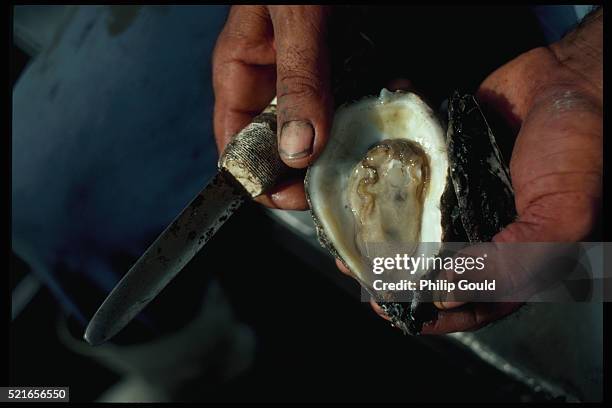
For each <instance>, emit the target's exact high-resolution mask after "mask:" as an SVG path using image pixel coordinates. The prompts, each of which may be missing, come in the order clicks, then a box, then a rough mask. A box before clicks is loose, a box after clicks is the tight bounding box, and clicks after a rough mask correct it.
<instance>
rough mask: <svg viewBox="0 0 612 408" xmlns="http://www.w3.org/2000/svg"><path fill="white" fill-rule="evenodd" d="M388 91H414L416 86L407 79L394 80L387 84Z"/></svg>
mask: <svg viewBox="0 0 612 408" xmlns="http://www.w3.org/2000/svg"><path fill="white" fill-rule="evenodd" d="M387 89H388V90H390V91H413V90H414V85H413V84H412V81H410V80H409V79H407V78H394V79H392V80H390V81H389V83H388V84H387Z"/></svg>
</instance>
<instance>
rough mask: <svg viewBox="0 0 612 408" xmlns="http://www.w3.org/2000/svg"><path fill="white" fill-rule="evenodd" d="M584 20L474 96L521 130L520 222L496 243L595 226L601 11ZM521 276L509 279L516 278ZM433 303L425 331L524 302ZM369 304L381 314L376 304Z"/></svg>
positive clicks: (458, 325)
mask: <svg viewBox="0 0 612 408" xmlns="http://www.w3.org/2000/svg"><path fill="white" fill-rule="evenodd" d="M587 20H588V21H585V22H583V23H582V24H581V26H580V27H579V28H578V29H577V30H576V31H574V32H572V33H570V34H569V35H567V36H566V37H565V38H564V39H562V40H561V41H559V42H557V43H555V44H552V45H551V46H549V47H543V48H537V49H534V50H532V51H530V52H527V53H525V54H523V55H520V56H519V57H517V58H516V59H514V60H513V61H511V62H509V63H508V64H506V65H504V66H503V67H501V68H499V69H498V70H497V71H495V72H494V73H492V74H491V75H490V76H489V77H488V78H486V79H485V81H484V82H483V83H482V85H481V86H480V89H479V91H478V93H477V97H478V99H479V100H480V102H481V104H483V105H488V106H490V107H492V108H497V109H499V110H501V111H502V113H504V116H505V117H506V119H508V121H509V122H510V125H511V126H512V127H514V128H516V129H517V130H518V136H517V139H516V143H515V146H514V150H513V153H512V157H511V161H510V173H511V177H512V183H513V187H514V190H515V204H516V209H517V212H518V219H517V220H516V222H514V223H512V224H511V225H508V226H507V227H506V228H505V229H504V230H502V231H501V232H500V233H498V234H497V235H496V236H495V237H494V238H493V242H576V241H580V240H584V239H586V238H587V237H588V236H589V234H590V233H591V232H592V231H593V229H594V227H595V225H596V223H597V219H598V216H599V213H600V210H601V208H600V207H601V197H602V169H603V154H602V149H603V146H602V143H603V142H602V141H603V119H602V112H603V107H602V106H603V94H602V88H603V71H602V58H603V53H602V42H603V9H600V10H599V11H598V12H596V13H594V14H593V15H592V16H590V18H588V19H587ZM337 264H338V267H339V268H340V269H341V270H342V271H343V272H345V273H350V272H349V271H347V270H346V268H344V267H343V266H342V264H341V263H340V262H337ZM519 274H520V273H519ZM525 279H527V276H512V280H513V281H515V282H520V281H521V280H525ZM436 306H438V308H439V309H441V310H440V312H439V314H438V318H437V320H436V321H434V322H433V323H432V324H430V325H425V326H424V327H423V333H424V334H442V333H450V332H455V331H466V330H475V329H478V328H480V327H482V326H484V325H486V324H488V323H490V322H492V321H495V320H497V319H499V318H501V317H504V316H506V315H508V314H510V313H512V312H513V311H515V310H516V309H518V308H519V307H520V306H521V304H520V303H468V304H464V303H463V302H441V303H437V304H436ZM372 307H373V308H374V310H375V311H376V312H377V313H378V314H379V315H381V316H382V317H384V318H386V316H385V315H384V313H383V312H382V310H381V309H380V307H378V306H377V305H376V304H375V303H374V302H372Z"/></svg>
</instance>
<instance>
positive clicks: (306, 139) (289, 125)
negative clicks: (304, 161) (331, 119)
mask: <svg viewBox="0 0 612 408" xmlns="http://www.w3.org/2000/svg"><path fill="white" fill-rule="evenodd" d="M313 139H314V129H313V128H312V125H311V124H310V123H309V122H306V121H303V120H292V121H290V122H286V123H285V124H284V125H283V129H282V130H281V135H280V141H279V144H278V151H279V153H280V155H281V156H282V157H284V158H285V159H289V160H294V159H301V158H303V157H306V156H309V155H310V153H312V142H313Z"/></svg>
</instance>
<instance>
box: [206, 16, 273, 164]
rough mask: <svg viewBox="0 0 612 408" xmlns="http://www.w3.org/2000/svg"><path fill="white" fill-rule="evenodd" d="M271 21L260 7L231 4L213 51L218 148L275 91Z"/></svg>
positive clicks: (260, 108)
mask: <svg viewBox="0 0 612 408" xmlns="http://www.w3.org/2000/svg"><path fill="white" fill-rule="evenodd" d="M274 64H275V53H274V46H273V30H272V24H271V21H270V18H269V15H268V12H267V9H266V8H265V7H264V6H233V7H232V8H231V10H230V13H229V16H228V19H227V22H226V24H225V26H224V28H223V30H222V32H221V34H220V35H219V38H218V40H217V44H216V45H215V50H214V52H213V62H212V65H213V90H214V94H215V108H214V118H213V123H214V131H215V140H216V142H217V146H218V148H219V151H220V152H221V151H223V149H224V148H225V145H226V144H227V143H228V142H229V140H230V139H231V137H232V136H233V135H235V134H236V133H238V132H239V131H240V130H241V129H243V128H244V127H245V126H246V125H247V124H248V123H250V122H251V120H252V119H253V118H254V117H255V116H256V115H258V114H259V113H261V112H262V111H263V109H265V108H266V106H267V105H268V104H269V102H270V101H271V100H272V98H274V95H275V92H276V69H275V65H274Z"/></svg>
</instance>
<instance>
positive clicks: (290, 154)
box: [270, 6, 332, 168]
mask: <svg viewBox="0 0 612 408" xmlns="http://www.w3.org/2000/svg"><path fill="white" fill-rule="evenodd" d="M270 16H271V18H272V22H273V25H274V38H275V47H276V58H277V60H276V70H277V83H276V95H277V98H278V100H277V102H278V107H277V121H278V137H279V141H278V145H279V153H280V156H281V158H282V159H283V161H284V162H285V163H286V164H287V165H288V166H290V167H294V168H303V167H306V166H308V165H309V164H310V163H312V161H313V160H314V159H315V158H316V157H317V155H318V154H319V153H320V152H321V150H322V149H323V147H324V145H325V143H326V141H327V138H328V133H329V127H330V124H331V108H332V101H331V95H330V92H329V65H328V64H329V63H328V51H327V47H326V39H325V36H326V27H325V25H326V19H327V8H325V7H321V6H283V7H270Z"/></svg>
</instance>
